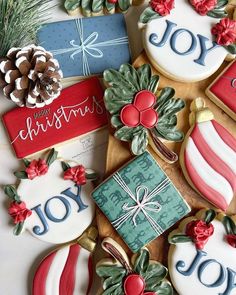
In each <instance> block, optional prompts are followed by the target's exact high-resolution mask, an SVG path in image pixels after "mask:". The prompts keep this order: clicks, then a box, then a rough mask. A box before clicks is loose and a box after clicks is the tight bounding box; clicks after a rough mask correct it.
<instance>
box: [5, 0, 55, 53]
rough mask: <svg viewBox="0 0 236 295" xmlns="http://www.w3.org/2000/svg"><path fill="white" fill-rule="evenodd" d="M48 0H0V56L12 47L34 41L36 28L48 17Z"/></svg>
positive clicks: (49, 6)
mask: <svg viewBox="0 0 236 295" xmlns="http://www.w3.org/2000/svg"><path fill="white" fill-rule="evenodd" d="M49 3H51V1H50V0H1V1H0V57H4V56H6V54H7V52H8V50H9V49H10V48H12V47H23V46H26V45H29V44H30V43H34V42H35V40H36V34H37V30H38V29H39V27H40V26H41V24H42V23H44V22H45V21H46V20H47V19H48V18H49V14H48V10H49V9H50V8H52V5H49Z"/></svg>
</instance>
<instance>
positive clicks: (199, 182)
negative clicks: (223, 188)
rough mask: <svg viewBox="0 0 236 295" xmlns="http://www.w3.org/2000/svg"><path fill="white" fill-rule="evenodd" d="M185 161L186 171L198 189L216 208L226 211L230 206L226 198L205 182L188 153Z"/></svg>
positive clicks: (185, 155) (185, 154)
mask: <svg viewBox="0 0 236 295" xmlns="http://www.w3.org/2000/svg"><path fill="white" fill-rule="evenodd" d="M184 161H185V167H186V170H187V172H188V174H189V177H190V179H191V180H192V183H193V184H194V186H195V187H196V189H197V190H198V191H199V192H200V193H201V194H202V195H203V196H204V197H205V198H206V199H207V200H208V201H209V202H211V203H212V204H213V205H214V206H216V207H217V208H220V209H221V210H223V211H226V209H227V207H228V204H227V202H226V200H225V198H224V197H223V196H222V195H221V194H220V193H218V192H217V191H216V190H214V189H213V188H211V187H210V186H209V185H207V184H206V183H205V182H204V180H203V179H202V178H201V177H200V176H199V175H198V173H197V171H196V170H195V169H194V167H193V166H192V164H191V162H190V160H189V157H188V155H187V153H186V152H185V153H184Z"/></svg>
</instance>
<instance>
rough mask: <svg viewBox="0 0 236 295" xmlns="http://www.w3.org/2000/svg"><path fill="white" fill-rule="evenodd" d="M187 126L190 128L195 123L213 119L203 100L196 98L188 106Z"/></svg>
mask: <svg viewBox="0 0 236 295" xmlns="http://www.w3.org/2000/svg"><path fill="white" fill-rule="evenodd" d="M190 111H191V113H190V115H189V124H190V125H191V126H192V125H194V124H196V123H201V122H207V121H211V120H213V119H214V114H213V113H212V111H211V110H210V109H209V108H208V107H206V103H205V100H204V99H203V98H201V97H198V98H196V99H194V100H193V102H192V103H191V105H190Z"/></svg>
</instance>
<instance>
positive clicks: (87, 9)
mask: <svg viewBox="0 0 236 295" xmlns="http://www.w3.org/2000/svg"><path fill="white" fill-rule="evenodd" d="M81 8H82V13H83V15H84V16H90V15H91V11H92V3H91V0H81Z"/></svg>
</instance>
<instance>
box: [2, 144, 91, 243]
mask: <svg viewBox="0 0 236 295" xmlns="http://www.w3.org/2000/svg"><path fill="white" fill-rule="evenodd" d="M56 156H57V153H56V152H55V150H54V149H53V150H51V152H50V154H49V156H48V158H47V160H44V159H39V160H33V161H31V162H30V161H28V160H24V163H25V166H26V168H25V171H21V172H16V173H15V175H16V176H17V177H18V178H20V179H21V181H20V184H19V186H18V187H17V189H16V188H15V187H14V186H11V185H8V186H5V193H6V195H7V196H8V197H9V198H10V199H11V201H12V202H11V204H10V207H9V210H8V212H9V215H10V216H11V217H12V218H13V222H14V223H15V228H14V234H16V235H19V234H20V233H21V232H22V231H23V230H25V229H27V230H29V231H30V232H31V234H33V235H34V236H35V237H37V238H39V239H40V240H43V241H47V242H50V243H55V244H57V243H65V242H69V241H72V240H74V239H76V238H77V237H79V236H80V235H81V234H82V233H83V231H84V230H86V228H87V227H88V226H89V225H90V224H91V222H92V220H93V217H94V211H95V205H94V203H93V201H92V199H91V197H90V193H91V191H92V189H93V186H92V183H91V181H90V180H93V179H95V178H96V174H95V173H94V172H93V171H91V170H85V168H84V167H83V166H82V165H78V166H74V167H70V166H69V165H68V164H66V163H61V162H60V161H59V160H56ZM62 168H63V169H62ZM63 170H64V171H63Z"/></svg>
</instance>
